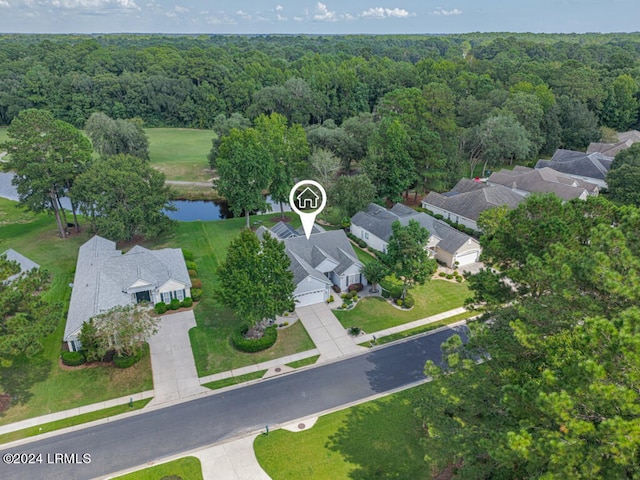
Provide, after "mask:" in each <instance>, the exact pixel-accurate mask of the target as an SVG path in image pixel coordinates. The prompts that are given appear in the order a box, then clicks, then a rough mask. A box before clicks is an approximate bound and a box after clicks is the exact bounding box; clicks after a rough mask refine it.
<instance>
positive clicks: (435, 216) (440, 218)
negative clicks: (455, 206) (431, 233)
mask: <svg viewBox="0 0 640 480" xmlns="http://www.w3.org/2000/svg"><path fill="white" fill-rule="evenodd" d="M433 218H435V219H436V220H444V217H443V216H442V215H440V214H439V213H436V214H435V215H434V216H433Z"/></svg>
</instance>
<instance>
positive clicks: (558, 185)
mask: <svg viewBox="0 0 640 480" xmlns="http://www.w3.org/2000/svg"><path fill="white" fill-rule="evenodd" d="M487 183H488V184H489V185H502V186H504V187H507V188H510V189H511V190H513V191H514V192H515V193H518V194H520V195H523V196H526V195H529V194H531V193H555V194H556V195H557V196H558V197H560V198H561V199H563V200H572V199H574V198H579V199H581V200H586V199H587V197H588V196H589V195H593V196H597V195H598V193H599V192H600V188H599V187H598V186H597V185H596V184H594V183H590V182H586V181H584V180H579V179H577V178H574V177H571V176H569V175H566V174H564V173H560V172H558V171H556V170H554V169H552V168H549V167H544V168H540V169H533V168H529V167H523V166H519V165H518V166H516V167H515V168H514V169H513V170H506V169H503V170H500V171H499V172H494V173H492V174H491V175H490V176H489V178H488V179H487Z"/></svg>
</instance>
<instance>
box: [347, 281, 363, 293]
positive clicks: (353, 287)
mask: <svg viewBox="0 0 640 480" xmlns="http://www.w3.org/2000/svg"><path fill="white" fill-rule="evenodd" d="M363 288H364V286H363V285H362V284H361V283H354V284H351V285H349V288H347V290H349V291H350V292H353V291H356V292H361V291H362V289H363Z"/></svg>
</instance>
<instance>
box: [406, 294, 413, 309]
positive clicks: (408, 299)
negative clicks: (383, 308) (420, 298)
mask: <svg viewBox="0 0 640 480" xmlns="http://www.w3.org/2000/svg"><path fill="white" fill-rule="evenodd" d="M415 303H416V301H415V299H414V298H413V297H412V296H411V295H409V294H407V295H405V296H404V306H405V307H406V308H411V307H413V306H414V305H415Z"/></svg>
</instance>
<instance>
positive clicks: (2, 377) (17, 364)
mask: <svg viewBox="0 0 640 480" xmlns="http://www.w3.org/2000/svg"><path fill="white" fill-rule="evenodd" d="M50 373H51V362H50V361H48V360H47V359H46V358H43V357H41V356H37V357H33V358H30V359H28V360H27V359H26V358H24V357H19V358H16V359H15V361H14V363H13V365H12V366H11V367H3V368H0V385H2V388H3V390H4V391H5V393H6V394H8V395H10V396H11V405H16V404H25V403H27V402H28V401H29V400H30V399H31V397H32V396H33V394H32V393H31V387H33V385H35V384H36V383H39V382H43V381H44V380H46V379H47V377H48V376H49V374H50ZM8 406H10V405H8ZM3 413H4V412H0V415H3Z"/></svg>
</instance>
